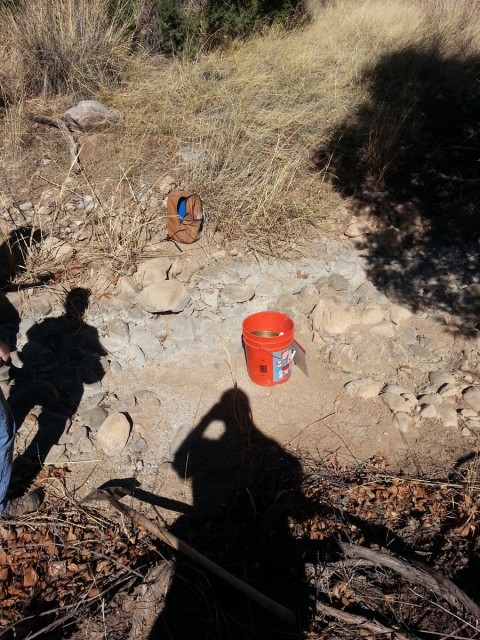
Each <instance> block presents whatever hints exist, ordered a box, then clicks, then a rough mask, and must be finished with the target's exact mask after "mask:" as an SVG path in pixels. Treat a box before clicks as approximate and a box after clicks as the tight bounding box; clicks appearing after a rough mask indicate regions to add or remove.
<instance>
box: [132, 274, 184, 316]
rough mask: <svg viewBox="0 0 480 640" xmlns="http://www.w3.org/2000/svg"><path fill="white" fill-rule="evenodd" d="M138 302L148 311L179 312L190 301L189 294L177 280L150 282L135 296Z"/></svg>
mask: <svg viewBox="0 0 480 640" xmlns="http://www.w3.org/2000/svg"><path fill="white" fill-rule="evenodd" d="M137 301H138V304H139V305H140V306H141V307H142V309H144V310H145V311H149V312H150V313H166V312H167V311H170V312H172V313H180V312H181V311H183V310H184V309H185V307H186V306H187V304H188V303H189V301H190V294H189V293H188V291H187V290H186V288H185V286H184V285H183V284H182V283H181V282H178V280H165V281H163V282H158V283H156V284H151V285H149V286H147V287H145V289H143V291H141V292H140V293H139V294H138V296H137Z"/></svg>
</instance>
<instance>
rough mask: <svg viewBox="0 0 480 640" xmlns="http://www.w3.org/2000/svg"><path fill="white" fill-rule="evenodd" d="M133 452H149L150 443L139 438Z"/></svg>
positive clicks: (133, 446) (134, 444) (133, 445)
mask: <svg viewBox="0 0 480 640" xmlns="http://www.w3.org/2000/svg"><path fill="white" fill-rule="evenodd" d="M132 451H133V452H134V453H144V452H145V451H148V443H147V441H146V440H145V439H144V438H141V437H139V438H137V439H136V440H135V442H134V443H133V444H132Z"/></svg>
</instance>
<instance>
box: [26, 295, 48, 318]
mask: <svg viewBox="0 0 480 640" xmlns="http://www.w3.org/2000/svg"><path fill="white" fill-rule="evenodd" d="M29 303H30V309H31V310H32V311H33V313H36V314H38V315H40V316H46V315H48V314H49V313H50V312H51V310H52V305H51V302H50V300H49V299H48V298H47V297H46V296H32V297H31V298H30V300H29Z"/></svg>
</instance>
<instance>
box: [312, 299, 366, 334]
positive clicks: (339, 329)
mask: <svg viewBox="0 0 480 640" xmlns="http://www.w3.org/2000/svg"><path fill="white" fill-rule="evenodd" d="M356 322H357V317H356V314H355V311H354V310H353V309H352V308H351V307H350V306H349V305H348V304H347V303H346V302H345V301H343V300H341V299H338V298H335V299H334V298H321V299H320V301H319V303H318V304H317V306H316V307H315V310H314V312H313V315H312V323H313V329H314V331H317V332H318V333H320V334H326V335H329V336H338V335H342V334H343V333H346V332H347V331H348V329H349V328H350V327H351V326H352V325H353V324H355V323H356Z"/></svg>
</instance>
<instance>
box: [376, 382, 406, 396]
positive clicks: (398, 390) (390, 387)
mask: <svg viewBox="0 0 480 640" xmlns="http://www.w3.org/2000/svg"><path fill="white" fill-rule="evenodd" d="M383 393H394V394H396V395H398V396H400V395H402V394H403V393H411V392H410V391H409V390H408V389H407V388H406V387H402V386H401V385H399V384H386V385H385V387H384V388H383Z"/></svg>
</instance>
